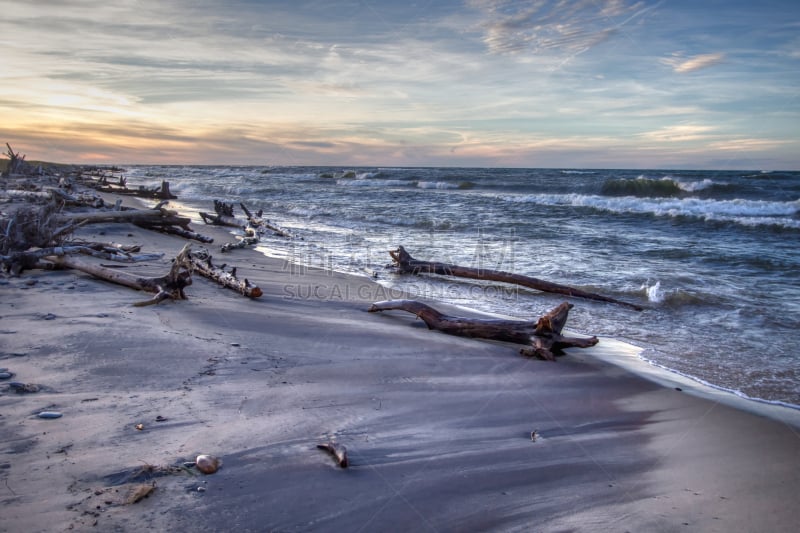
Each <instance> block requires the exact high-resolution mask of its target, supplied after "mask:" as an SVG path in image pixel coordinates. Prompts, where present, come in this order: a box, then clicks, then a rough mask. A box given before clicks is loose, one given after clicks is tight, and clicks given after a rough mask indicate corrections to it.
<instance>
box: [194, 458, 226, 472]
mask: <svg viewBox="0 0 800 533" xmlns="http://www.w3.org/2000/svg"><path fill="white" fill-rule="evenodd" d="M195 466H196V467H197V469H198V470H199V471H201V472H202V473H204V474H213V473H214V472H216V471H217V470H219V467H220V466H222V461H221V460H220V459H219V458H218V457H214V456H213V455H198V456H197V459H195Z"/></svg>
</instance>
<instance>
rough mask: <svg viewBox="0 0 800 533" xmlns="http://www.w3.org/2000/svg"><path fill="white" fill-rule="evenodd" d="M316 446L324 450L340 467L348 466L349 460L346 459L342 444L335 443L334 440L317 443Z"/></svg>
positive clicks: (345, 449)
mask: <svg viewBox="0 0 800 533" xmlns="http://www.w3.org/2000/svg"><path fill="white" fill-rule="evenodd" d="M317 448H319V449H320V450H325V451H326V452H328V453H329V454H331V456H332V457H333V459H334V460H335V461H336V464H337V465H339V466H340V467H342V468H347V467H348V466H349V464H350V463H349V461H348V460H347V448H346V447H345V446H344V445H342V444H337V443H335V442H325V443H323V444H317Z"/></svg>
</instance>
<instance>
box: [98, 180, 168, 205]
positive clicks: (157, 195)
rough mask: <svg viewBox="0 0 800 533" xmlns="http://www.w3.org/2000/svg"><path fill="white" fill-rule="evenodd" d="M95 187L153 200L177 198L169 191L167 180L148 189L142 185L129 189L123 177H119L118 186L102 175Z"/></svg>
mask: <svg viewBox="0 0 800 533" xmlns="http://www.w3.org/2000/svg"><path fill="white" fill-rule="evenodd" d="M96 188H97V190H98V191H100V192H106V193H112V194H122V195H126V196H136V197H137V198H150V199H155V200H175V199H177V198H178V197H177V196H175V195H174V194H172V192H170V190H169V182H168V181H162V182H161V186H160V187H156V188H153V189H148V188H146V187H144V186H143V185H142V186H140V187H139V188H138V189H129V188H128V187H127V180H126V179H125V178H122V177H120V178H119V186H113V185H111V184H109V183H108V181H107V178H106V177H105V176H103V177H102V178H101V180H100V182H99V183H98V185H97V187H96Z"/></svg>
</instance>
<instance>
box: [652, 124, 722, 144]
mask: <svg viewBox="0 0 800 533" xmlns="http://www.w3.org/2000/svg"><path fill="white" fill-rule="evenodd" d="M714 130H715V128H714V127H713V126H704V125H699V124H676V125H672V126H665V127H663V128H659V129H657V130H653V131H648V132H644V133H641V134H640V137H642V138H643V139H647V140H650V141H659V142H668V143H674V142H686V141H699V140H706V139H709V138H710V133H711V132H713V131H714Z"/></svg>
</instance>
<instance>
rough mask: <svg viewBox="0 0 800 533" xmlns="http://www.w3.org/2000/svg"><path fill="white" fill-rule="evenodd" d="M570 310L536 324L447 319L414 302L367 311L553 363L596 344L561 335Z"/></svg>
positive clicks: (556, 312)
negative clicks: (397, 313) (394, 314)
mask: <svg viewBox="0 0 800 533" xmlns="http://www.w3.org/2000/svg"><path fill="white" fill-rule="evenodd" d="M572 307H573V306H572V304H570V303H567V302H564V303H562V304H561V305H559V306H558V307H556V308H554V309H553V310H551V311H550V312H548V313H547V314H545V315H544V316H542V317H541V318H539V320H538V321H536V322H532V321H523V320H503V319H478V318H464V317H456V316H449V315H446V314H444V313H441V312H439V311H437V310H436V309H434V308H433V307H431V306H429V305H427V304H424V303H422V302H419V301H417V300H387V301H383V302H376V303H374V304H372V306H371V307H370V308H369V312H370V313H376V312H380V311H392V310H401V311H406V312H408V313H411V314H413V315H416V316H417V317H419V318H420V319H422V321H423V322H425V324H426V325H427V326H428V328H429V329H433V330H437V331H441V332H443V333H447V334H450V335H458V336H460V337H471V338H480V339H492V340H498V341H506V342H513V343H515V344H524V345H526V347H525V348H522V349H521V350H520V353H521V354H523V355H527V356H533V357H538V358H540V359H546V360H548V361H554V360H555V356H556V355H561V353H562V350H563V349H565V348H570V347H577V348H588V347H590V346H594V345H595V344H597V342H598V340H597V337H589V338H577V337H567V336H564V335H562V334H561V330H562V329H563V328H564V324H565V323H566V322H567V316H568V315H569V310H570V309H572Z"/></svg>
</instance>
